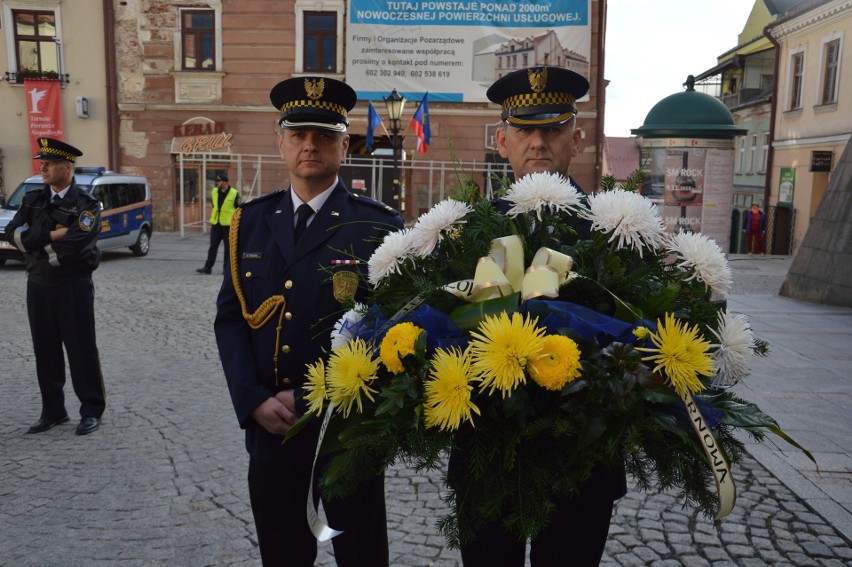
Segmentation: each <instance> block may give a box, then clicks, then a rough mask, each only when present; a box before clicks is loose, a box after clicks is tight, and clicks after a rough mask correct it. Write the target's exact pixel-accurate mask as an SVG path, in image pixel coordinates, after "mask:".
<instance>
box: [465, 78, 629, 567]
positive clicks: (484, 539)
mask: <svg viewBox="0 0 852 567" xmlns="http://www.w3.org/2000/svg"><path fill="white" fill-rule="evenodd" d="M588 91H589V82H588V81H587V80H586V79H585V78H584V77H582V76H581V75H578V74H577V73H575V72H573V71H570V70H568V69H562V68H559V67H532V68H528V69H520V70H517V71H513V72H511V73H508V74H507V75H505V76H504V77H502V78H500V79H498V80H497V81H496V82H495V83H494V84H493V85H491V87H490V88H489V89H488V91H487V92H486V96H487V97H488V99H489V100H490V101H491V102H494V103H497V104H499V105H500V106H501V108H502V112H501V118H502V120H503V124H502V125H501V127H500V128H498V129H497V131H496V141H497V150H498V152H499V153H500V155H501V156H502V157H504V158H506V159H508V160H509V165H511V166H512V171H513V172H514V174H515V178H516V179H520V178H521V177H523V176H524V175H527V174H530V173H558V174H561V175H562V176H563V177H565V178H566V179H567V178H569V169H570V165H571V159H572V158H573V157H575V156H576V155H577V153H578V152H579V147H580V141H581V140H582V131H581V130H580V128H578V127H577V126H576V120H577V106H576V101H577V99H579V98H581V97H583V96H585V95H586V93H587V92H588ZM572 183H573V184H574V185H575V186H577V184H576V182H573V180H572ZM496 206H497V208H498V210H501V212H505V211H506V210H507V208H508V207H507V206H506V203H505V202H498V203H496ZM575 228H577V229H578V231H579V232H580V233H581V234H583V233H585V234H588V230H589V225H588V223H585V224H580V225H578V226H576V227H575ZM467 444H468V443H467V442H466V441H465V440H463V439H462V440H459V445H460V447H459V448H457V449H456V450H455V451H453V453H452V455H451V457H450V468H449V473H450V474H449V477H448V482H449V483H450V484H451V485H453V486H455V487H457V488H458V487H459V486H460V485H461V484H463V483H464V482H465V481H466V478H465V471H467V470H468V465H467V459H468V458H469V451H468V450H467V446H466V445H467ZM626 492H627V480H626V476H625V472H624V467H623V466H620V467H616V468H615V469H607V468H604V467H598V468H596V469H595V470H594V471H593V472H592V475H591V477H590V479H589V481H588V482H587V483H586V484H585V486H583V487H582V488H581V489H580V491H579V493H578V494H576V495H575V496H572V497H561V498H557V499H555V500H554V504H555V509H554V511H553V514H552V516H551V517H550V521H549V524H548V525H547V527H546V528H545V529H543V530H542V531H541V532H540V533H539V534H538V536H537V537H535V538H534V539H533V540H532V541H531V542H530V564H531V565H532V567H557V566H559V567H563V566H565V565H570V566H571V567H593V566H596V565H598V564H599V563H600V560H601V556H602V555H603V552H604V547H605V546H606V540H607V534H608V532H609V524H610V519H611V516H612V509H613V505H614V502H615V500H617V499H619V498H621V497H622V496H624V494H625V493H626ZM525 547H526V545H525V542H522V541H518V540H517V538H516V537H515V536H513V535H511V534H509V533H507V532H506V530H504V529H503V527H502V526H501V525H500V524H499V523H494V524H492V525H490V526H487V527H486V528H484V529H482V530H481V531H480V532H478V533H477V535H476V538H475V539H474V540H473V541H468V542H466V543H463V544H462V545H461V555H462V563H463V564H464V566H465V567H523V565H524V562H525V553H526V550H525Z"/></svg>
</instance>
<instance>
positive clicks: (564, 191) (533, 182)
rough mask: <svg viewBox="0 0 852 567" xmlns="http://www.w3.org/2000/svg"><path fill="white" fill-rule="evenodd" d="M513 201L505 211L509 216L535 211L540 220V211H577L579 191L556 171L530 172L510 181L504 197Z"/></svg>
mask: <svg viewBox="0 0 852 567" xmlns="http://www.w3.org/2000/svg"><path fill="white" fill-rule="evenodd" d="M504 198H505V199H506V200H507V201H510V202H512V203H514V205H513V206H512V208H511V209H509V210H508V211H507V212H506V215H508V216H510V217H516V216H518V215H520V214H524V213H531V212H535V214H536V216H537V217H538V220H541V211H542V210H543V209H544V208H548V209H551V210H554V211H571V210H573V211H579V210H580V209H582V205H581V203H580V192H579V191H577V188H576V187H574V186H573V185H571V182H570V181H568V180H567V179H565V178H564V177H562V176H561V175H559V174H558V173H530V174H528V175H525V176H523V177H521V178H520V179H519V180H517V181H515V182H514V183H512V186H511V187H510V188H509V191H507V192H506V196H505V197H504Z"/></svg>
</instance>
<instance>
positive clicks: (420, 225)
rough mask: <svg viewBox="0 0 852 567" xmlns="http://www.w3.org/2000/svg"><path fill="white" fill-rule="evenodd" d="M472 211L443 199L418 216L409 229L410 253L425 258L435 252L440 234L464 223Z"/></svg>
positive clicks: (463, 204)
mask: <svg viewBox="0 0 852 567" xmlns="http://www.w3.org/2000/svg"><path fill="white" fill-rule="evenodd" d="M471 211H473V209H472V208H471V207H470V206H469V205H467V204H466V203H462V202H461V201H456V200H455V199H445V200H443V201H441V202H440V203H438V204H437V205H435V206H434V207H432V209H431V210H429V211H428V212H426V213H424V214H423V215H421V216H420V218H419V219H418V220H417V222H416V223H415V224H414V227H412V229H411V242H412V245H411V246H412V251H413V252H414V254H415V255H416V256H419V257H421V258H425V257H426V256H428V255H429V254H431V253H432V251H433V250H435V246H437V245H438V242H440V241H441V238H442V236H443V235H442V234H441V233H443V232H445V231H448V230H450V229H451V228H452V227H453V225H455V224H460V223H463V222H464V220H463V219H464V217H465V215H467V214H468V213H469V212H471Z"/></svg>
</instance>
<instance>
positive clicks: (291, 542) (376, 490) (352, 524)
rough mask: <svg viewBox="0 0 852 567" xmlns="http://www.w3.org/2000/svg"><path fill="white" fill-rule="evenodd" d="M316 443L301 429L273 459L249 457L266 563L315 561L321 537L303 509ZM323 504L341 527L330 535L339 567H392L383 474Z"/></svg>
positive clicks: (285, 566)
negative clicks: (343, 495) (318, 539)
mask: <svg viewBox="0 0 852 567" xmlns="http://www.w3.org/2000/svg"><path fill="white" fill-rule="evenodd" d="M303 434H304V435H303ZM315 445H316V436H314V435H310V434H309V432H308V431H307V430H303V431H302V432H300V434H299V435H296V436H295V437H294V438H293V439H291V440H289V441H287V443H285V444H284V445H282V446H281V451H280V452H279V453H280V454H279V455H278V456H277V457H276V458H275V459H274V460H273V461H272V462H261V461H259V460H256V459H251V460H250V461H249V472H248V484H249V497H250V499H251V509H252V512H253V514H254V523H255V527H256V528H257V539H258V543H259V545H260V556H261V559H262V560H263V565H264V567H277V566H281V567H313V565H314V561H315V560H316V556H317V541H316V538H315V537H314V535H313V533H311V530H310V527H309V526H308V521H307V516H306V512H305V509H306V505H307V501H308V486H309V483H310V473H311V462H312V459H313V454H314V448H315ZM319 467H320V465H319V464H318V465H317V468H318V469H319ZM318 496H319V489H318V488H317V487H315V488H314V498H315V499H316V498H317V497H318ZM323 509H324V510H325V514H326V516H327V523H328V525H329V526H331V527H332V528H334V529H336V530H341V531H343V533H342V534H340V535H338V536H336V537H335V538H334V539H332V540H331V542H332V545H333V546H334V558H335V560H336V562H337V565H338V567H387V566H388V562H389V559H388V535H387V518H386V512H385V489H384V475H379V476H376V477H375V478H373V479H372V480H371V481H370V482H368V483H365V484H363V485H362V486H361V487H360V488H359V489H358V491H357V492H356V493H355V494H354V495H352V496H350V497H347V498H344V499H337V500H332V501H325V500H324V501H323Z"/></svg>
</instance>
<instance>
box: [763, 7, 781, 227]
mask: <svg viewBox="0 0 852 567" xmlns="http://www.w3.org/2000/svg"><path fill="white" fill-rule="evenodd" d="M777 23H778V21H777V20H776V21H775V22H772V23H770V24H767V25H766V27H764V28H763V35H764V36H766V38H767V39H768V40H769V42H770V43H771V44H772V45H773V46H774V47H775V70H774V71H773V73H775V75H774V79H773V81H772V100H771V101H770V103H769V144H767V149H768V150H769V155H768V156H767V158H766V181H764V184H763V210H764V212H767V213H768V210H769V209H768V207H769V196H770V195H771V194H772V168H773V167H774V164H775V150H774V149H773V148H772V144H773V143H774V142H775V115H776V113H777V109H778V69H779V68H780V67H781V44H780V43H778V42H777V41H776V40H775V38H774V37H772V28H773V27H775V24H777Z"/></svg>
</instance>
